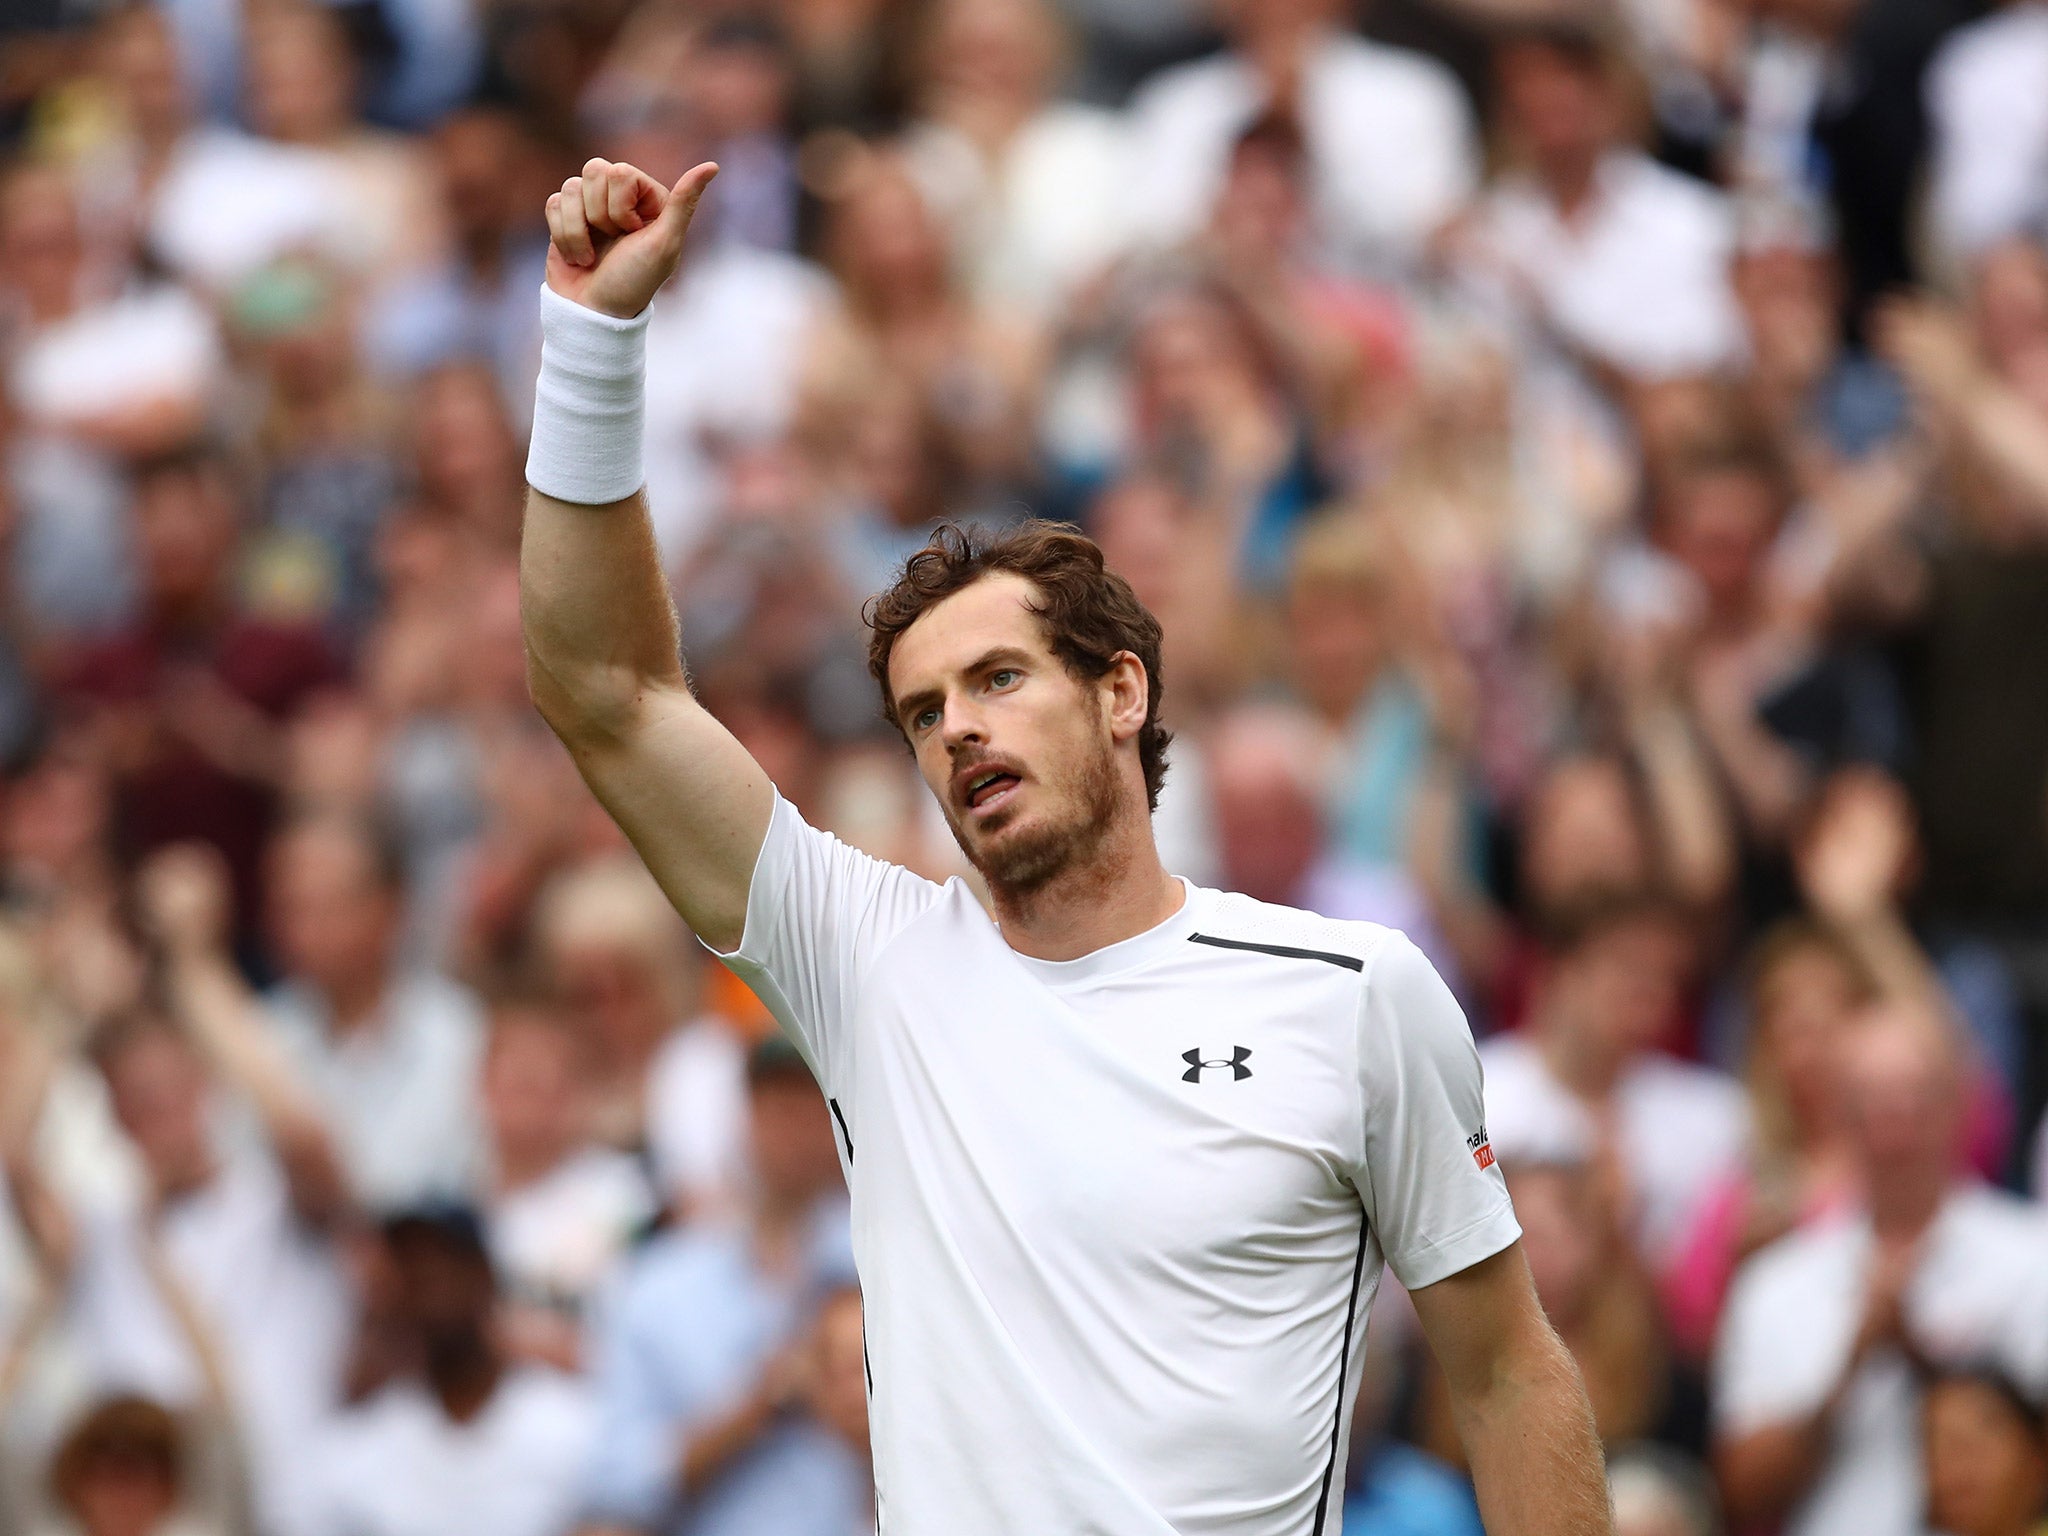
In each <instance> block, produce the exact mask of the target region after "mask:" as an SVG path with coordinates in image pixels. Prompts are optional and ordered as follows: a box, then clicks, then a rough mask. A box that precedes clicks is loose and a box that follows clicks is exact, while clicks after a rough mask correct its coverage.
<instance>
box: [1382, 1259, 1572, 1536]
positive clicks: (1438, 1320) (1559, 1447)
mask: <svg viewBox="0 0 2048 1536" xmlns="http://www.w3.org/2000/svg"><path fill="white" fill-rule="evenodd" d="M1413 1295H1414V1301H1415V1311H1416V1315H1417V1316H1418V1317H1419V1318H1420V1319H1421V1321H1422V1329H1423V1332H1424V1333H1425V1334H1427V1335H1428V1337H1429V1343H1430V1347H1431V1348H1432V1349H1433V1350H1435V1351H1436V1357H1437V1362H1438V1363H1439V1364H1440V1365H1441V1366H1442V1367H1443V1372H1444V1379H1445V1381H1446V1383H1447V1384H1448V1385H1449V1388H1450V1396H1451V1408H1452V1412H1453V1413H1454V1415H1455V1417H1456V1419H1457V1423H1458V1434H1459V1436H1460V1438H1461V1439H1462V1440H1463V1441H1464V1443H1465V1451H1466V1454H1467V1456H1468V1457H1469V1458H1470V1459H1471V1463H1472V1480H1473V1483H1474V1485H1475V1486H1476V1487H1477V1489H1478V1493H1479V1512H1480V1515H1481V1517H1482V1519H1483V1520H1484V1521H1485V1523H1486V1529H1487V1531H1488V1533H1489V1536H1609V1533H1610V1532H1611V1531H1612V1530H1613V1522H1612V1519H1611V1517H1610V1514H1609V1509H1608V1501H1607V1473H1606V1465H1605V1461H1604V1458H1603V1456H1602V1454H1601V1450H1600V1439H1599V1436H1598V1435H1597V1434H1596V1433H1595V1432H1594V1429H1593V1410H1592V1407H1591V1406H1590V1404H1588V1402H1587V1401H1586V1389H1585V1386H1584V1384H1583V1383H1582V1382H1581V1381H1580V1379H1579V1368H1578V1365H1577V1364H1576V1363H1575V1362H1574V1361H1573V1359H1572V1357H1571V1355H1570V1353H1569V1352H1568V1351H1567V1350H1566V1349H1565V1347H1564V1343H1563V1341H1562V1340H1560V1339H1559V1338H1558V1336H1557V1334H1556V1332H1555V1331H1554V1330H1553V1329H1552V1328H1551V1326H1550V1322H1549V1319H1547V1318H1546V1317H1544V1315H1543V1307H1542V1305H1541V1303H1539V1302H1538V1301H1537V1299H1536V1287H1535V1285H1534V1284H1533V1283H1532V1282H1531V1281H1530V1278H1529V1266H1528V1263H1527V1261H1526V1260H1525V1259H1524V1258H1523V1257H1522V1246H1521V1244H1520V1243H1512V1244H1510V1245H1509V1246H1508V1247H1506V1248H1504V1249H1502V1250H1501V1251H1500V1252H1499V1253H1496V1254H1495V1255H1493V1257H1491V1258H1489V1259H1482V1260H1480V1261H1479V1262H1478V1263H1477V1264H1474V1265H1472V1266H1471V1267H1470V1268H1469V1269H1465V1270H1461V1271H1460V1272H1459V1273H1457V1274H1454V1275H1452V1276H1450V1277H1449V1278H1447V1279H1444V1280H1439V1281H1437V1282H1436V1284H1434V1285H1426V1286H1423V1287H1421V1288H1420V1289H1418V1290H1416V1291H1415V1292H1414V1293H1413Z"/></svg>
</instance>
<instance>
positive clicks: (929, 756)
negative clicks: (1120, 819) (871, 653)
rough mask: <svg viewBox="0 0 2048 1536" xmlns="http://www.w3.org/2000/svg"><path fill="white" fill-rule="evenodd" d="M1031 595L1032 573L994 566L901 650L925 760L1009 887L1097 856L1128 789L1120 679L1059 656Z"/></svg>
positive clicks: (904, 706) (953, 816)
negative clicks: (1095, 677)
mask: <svg viewBox="0 0 2048 1536" xmlns="http://www.w3.org/2000/svg"><path fill="white" fill-rule="evenodd" d="M1032 597H1033V588H1032V586H1031V583H1030V582H1028V581H1026V580H1025V579H1024V578H1022V577H1019V576H1013V575H1010V574H1007V573H1004V574H999V575H994V576H987V577H983V578H982V579H981V580H979V581H977V582H975V583H974V584H973V585H972V586H970V587H967V588H965V589H963V590H962V591H959V592H956V593H954V594H953V595H952V596H951V597H949V598H946V599H945V600H944V601H942V602H940V603H938V604H937V605H936V606H934V607H932V608H930V609H928V610H927V611H926V612H925V613H924V614H923V615H922V616H921V617H920V618H919V619H918V620H917V622H916V623H914V624H912V625H911V626H910V628H909V629H907V630H905V631H904V632H903V634H901V635H900V636H898V637H897V640H896V646H895V650H894V651H893V652H892V654H891V656H890V659H889V690H890V693H891V695H892V696H893V697H894V699H895V701H896V720H897V723H898V724H899V725H900V726H901V727H902V729H903V733H904V735H905V736H906V737H907V738H908V739H909V742H910V746H911V750H912V751H913V752H915V753H916V755H917V766H918V771H919V772H920V773H922V774H923V775H924V781H925V783H926V784H927V785H929V786H930V788H931V791H932V793H933V794H934V795H936V796H937V797H938V801H939V805H940V808H941V809H942V810H944V812H945V815H946V823H947V825H948V826H950V827H951V828H952V829H953V837H954V839H955V840H956V841H957V842H958V843H959V844H960V851H961V852H962V853H964V854H966V855H967V858H968V861H969V862H970V863H972V864H973V865H974V867H975V868H976V869H978V870H980V871H981V873H982V875H983V877H984V878H986V879H987V881H988V882H989V884H990V886H991V887H994V888H996V889H999V890H1004V889H1007V890H1013V891H1030V890H1035V889H1038V888H1040V887H1042V886H1044V885H1045V884H1046V883H1047V882H1048V881H1050V880H1051V879H1053V878H1054V877H1055V876H1057V875H1059V874H1060V873H1061V872H1063V871H1065V870H1067V869H1069V868H1072V867H1075V866H1076V865H1078V864H1079V863H1080V862H1081V861H1083V860H1085V859H1086V858H1087V857H1088V856H1089V854H1090V853H1091V852H1092V851H1093V850H1094V849H1095V848H1097V847H1098V846H1099V845H1100V843H1101V841H1102V837H1103V834H1104V831H1105V829H1106V828H1107V827H1108V825H1109V824H1110V822H1111V821H1112V820H1113V819H1114V817H1115V816H1116V814H1117V811H1118V806H1119V803H1120V800H1121V798H1122V793H1123V791H1122V786H1121V784H1120V780H1119V772H1118V769H1119V764H1118V761H1117V741H1116V735H1115V732H1114V731H1113V730H1112V728H1111V723H1110V685H1109V679H1108V678H1105V679H1103V680H1102V681H1101V682H1083V681H1081V680H1079V679H1077V678H1075V677H1074V675H1073V674H1072V673H1071V672H1069V671H1068V670H1067V669H1066V667H1065V666H1064V665H1062V664H1061V662H1060V660H1059V658H1058V657H1057V656H1055V655H1054V654H1053V652H1052V648H1051V646H1050V645H1049V644H1048V643H1047V641H1046V637H1045V633H1044V626H1043V624H1042V623H1041V622H1040V620H1039V617H1038V615H1037V614H1036V613H1034V612H1033V611H1032V609H1031V607H1030V603H1031V599H1032ZM1113 675H1114V674H1112V676H1113Z"/></svg>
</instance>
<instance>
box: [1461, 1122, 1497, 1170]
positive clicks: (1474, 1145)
mask: <svg viewBox="0 0 2048 1536" xmlns="http://www.w3.org/2000/svg"><path fill="white" fill-rule="evenodd" d="M1465 1145H1466V1146H1468V1147H1470V1148H1471V1149H1472V1161H1473V1162H1475V1163H1477V1164H1478V1165H1479V1166H1480V1167H1481V1168H1491V1167H1492V1166H1493V1143H1492V1142H1491V1141H1490V1140H1488V1139H1487V1135H1486V1127H1485V1126H1483V1125H1482V1126H1481V1127H1479V1129H1478V1130H1476V1131H1474V1132H1473V1133H1472V1134H1471V1135H1470V1136H1467V1137H1466V1138H1465Z"/></svg>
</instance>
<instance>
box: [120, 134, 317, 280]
mask: <svg viewBox="0 0 2048 1536" xmlns="http://www.w3.org/2000/svg"><path fill="white" fill-rule="evenodd" d="M351 191H352V188H351V187H350V185H349V181H348V177H347V176H346V174H345V173H344V171H343V169H342V167H341V165H340V164H339V162H338V160H337V158H336V157H335V156H333V155H330V154H328V153H327V152H325V151H323V150H319V149H314V148H312V147H310V146H307V145H303V144H282V143H278V142H276V141H275V140H271V139H263V138H258V137H256V136H255V135H253V134H245V133H237V132H235V131H234V130H232V129H227V128H202V129H198V130H195V131H194V132H192V133H188V134H187V135H185V137H184V138H183V139H181V140H180V141H179V142H178V147H177V148H176V149H175V150H174V151H172V153H171V160H170V164H169V165H168V166H167V167H166V168H165V170H164V174H163V179H162V180H161V181H159V182H158V183H157V188H156V194H155V198H154V201H153V203H152V206H151V208H150V213H149V223H148V237H149V243H150V246H151V247H152V249H153V250H154V251H155V252H156V254H157V255H158V256H160V257H162V258H163V260H164V262H165V264H166V265H167V266H169V267H170V268H171V270H172V271H174V272H176V273H177V274H178V275H179V276H181V277H184V278H187V279H189V280H191V281H192V282H195V283H197V284H199V285H200V286H201V287H203V288H207V289H211V290H212V291H214V292H216V293H218V292H224V291H225V290H227V289H228V288H231V287H233V286H234V285H235V284H236V283H237V282H240V281H241V280H242V279H243V278H245V277H248V276H249V275H250V274H251V273H253V272H256V271H259V270H261V269H262V268H263V267H265V266H267V265H268V264H269V263H271V262H273V261H276V260H277V259H278V258H279V257H282V256H287V255H292V254H296V253H302V252H303V253H310V254H312V255H315V256H326V257H330V258H334V259H346V257H347V256H348V255H349V254H350V247H351V245H352V243H353V241H354V232H353V231H352V229H351V227H350V226H351V223H352V221H353V220H354V219H355V217H356V208H355V203H354V200H353V199H352V197H351V195H350V194H351Z"/></svg>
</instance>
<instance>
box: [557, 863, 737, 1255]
mask: <svg viewBox="0 0 2048 1536" xmlns="http://www.w3.org/2000/svg"><path fill="white" fill-rule="evenodd" d="M535 927H536V937H537V940H538V947H539V951H540V955H541V957H542V958H543V960H544V962H545V964H546V968H547V976H548V980H549V983H550V985H551V987H552V989H553V991H554V993H555V995H556V996H557V997H558V998H559V1000H560V1002H561V1004H562V1005H563V1007H564V1008H565V1009H566V1010H567V1011H568V1013H569V1016H570V1017H571V1018H572V1019H573V1020H574V1022H575V1024H576V1027H577V1029H578V1030H579V1032H580V1033H581V1035H582V1037H583V1039H584V1041H585V1044H586V1048H587V1049H588V1051H589V1053H590V1054H589V1058H588V1059H589V1063H590V1072H591V1102H592V1113H593V1122H592V1123H593V1128H594V1133H595V1135H596V1137H597V1139H598V1140H599V1141H600V1142H603V1143H605V1144H606V1145H609V1146H612V1147H615V1148H618V1149H620V1150H622V1151H625V1152H628V1153H631V1154H632V1155H633V1156H635V1157H636V1158H638V1159H640V1160H642V1161H643V1162H644V1164H645V1165H646V1166H647V1167H649V1168H650V1169H651V1170H652V1172H653V1174H654V1177H655V1179H656V1181H657V1183H658V1185H659V1196H660V1202H661V1203H662V1204H670V1203H673V1204H674V1205H675V1206H676V1207H677V1208H678V1209H679V1210H680V1212H681V1213H682V1214H684V1215H696V1214H699V1213H702V1212H705V1211H709V1210H713V1209H716V1208H717V1207H718V1206H720V1205H723V1204H725V1203H727V1202H728V1201H730V1199H731V1198H732V1196H733V1194H734V1192H735V1190H736V1189H737V1188H738V1187H739V1185H740V1183H741V1181H742V1179H743V1177H744V1167H745V1162H746V1152H745V1146H746V1120H747V1094H746V1057H745V1050H744V1047H743V1046H742V1045H741V1042H740V1040H739V1037H738V1036H737V1035H736V1034H735V1033H734V1031H733V1029H732V1026H731V1025H730V1024H729V1023H727V1021H725V1020H724V1019H722V1018H720V1017H719V1016H718V1015H716V1014H714V1013H699V1012H697V1010H698V1009H699V1008H700V1007H701V1006H702V999H701V997H700V995H699V988H700V987H701V985H702V978H703V970H704V963H703V962H702V961H700V960H699V959H698V958H697V954H696V946H695V945H694V944H693V943H692V941H691V939H690V936H689V931H688V930H687V929H685V928H684V927H683V926H682V924H681V922H680V921H678V919H677V918H676V915H675V913H674V912H673V911H672V910H671V909H670V908H669V905H668V903H667V901H666V900H665V899H664V898H663V897H662V895H661V892H660V891H659V889H657V888H656V886H655V884H654V882H653V880H652V879H650V878H649V877H648V875H647V873H646V871H644V870H643V869H641V868H639V867H638V866H637V865H633V864H629V863H626V862H625V861H623V860H612V861H608V862H605V863H599V864H592V865H589V866H586V867H584V868H581V869H576V870H572V871H568V872H566V873H564V874H562V875H560V876H558V877H557V878H556V879H555V880H554V882H552V883H551V884H550V885H549V886H548V887H547V888H546V889H545V890H544V891H543V892H542V894H541V898H540V902H539V908H538V911H537V913H536V921H535Z"/></svg>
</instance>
